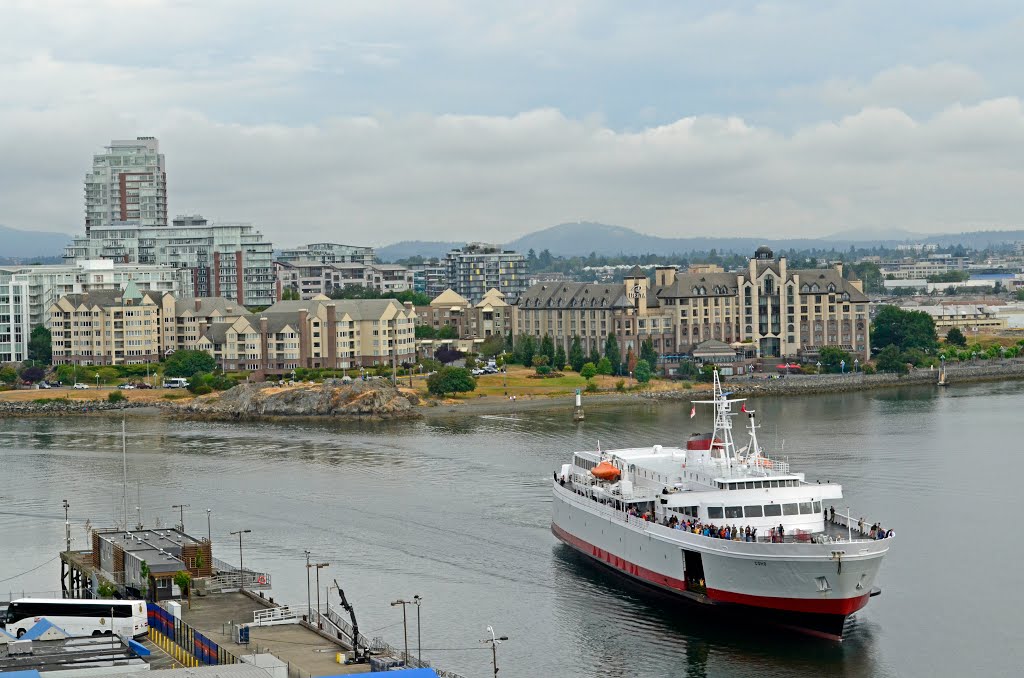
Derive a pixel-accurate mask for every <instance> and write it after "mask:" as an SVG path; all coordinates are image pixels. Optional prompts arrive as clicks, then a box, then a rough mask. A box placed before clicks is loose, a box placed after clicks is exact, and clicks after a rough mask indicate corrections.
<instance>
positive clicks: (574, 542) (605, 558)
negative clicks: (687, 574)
mask: <svg viewBox="0 0 1024 678" xmlns="http://www.w3.org/2000/svg"><path fill="white" fill-rule="evenodd" d="M551 531H552V532H553V533H554V534H555V536H556V537H558V538H559V539H561V540H562V541H564V542H565V543H566V544H569V545H570V546H575V547H576V548H577V549H579V550H580V551H582V552H583V553H586V554H589V555H590V556H591V557H593V558H595V559H597V560H600V561H601V562H602V563H606V564H608V565H611V566H612V567H614V568H615V569H616V570H620V571H622V572H625V573H626V574H628V575H630V576H632V577H636V578H637V579H643V580H644V581H647V582H650V583H652V584H656V585H658V586H661V587H663V588H667V589H675V590H676V591H685V590H686V582H685V581H683V580H682V579H676V578H674V577H669V576H666V575H664V574H661V573H660V572H655V571H654V570H648V569H647V568H646V567H640V566H639V565H635V564H634V563H631V562H629V561H628V560H626V559H625V558H620V557H618V556H617V555H615V554H613V553H609V552H608V551H605V550H604V549H601V548H598V547H596V546H594V545H593V544H589V543H587V542H585V541H583V540H582V539H580V538H579V537H577V536H575V535H572V534H569V533H568V532H566V531H565V530H563V529H562V528H560V527H558V526H557V525H555V524H554V523H552V524H551Z"/></svg>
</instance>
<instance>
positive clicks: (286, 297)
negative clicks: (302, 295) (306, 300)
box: [281, 287, 299, 301]
mask: <svg viewBox="0 0 1024 678" xmlns="http://www.w3.org/2000/svg"><path fill="white" fill-rule="evenodd" d="M298 300H299V291H298V290H297V289H294V288H292V287H286V288H284V289H283V290H281V301H298Z"/></svg>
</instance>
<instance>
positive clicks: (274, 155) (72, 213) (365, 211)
mask: <svg viewBox="0 0 1024 678" xmlns="http://www.w3.org/2000/svg"><path fill="white" fill-rule="evenodd" d="M71 123H72V120H71V117H70V116H69V117H67V118H63V119H62V118H61V117H60V115H59V114H57V113H50V114H46V115H40V116H33V117H28V118H21V119H12V118H11V117H10V114H6V115H4V116H0V129H12V128H17V129H18V130H19V134H18V135H17V138H13V139H12V138H8V139H7V140H6V141H5V147H7V148H8V149H9V152H8V154H7V157H9V158H10V157H17V158H19V159H20V162H19V163H18V165H17V166H16V167H15V166H14V165H11V164H9V163H8V164H5V165H4V167H5V169H3V170H0V172H2V174H0V185H3V186H5V190H6V191H8V192H9V195H11V196H30V197H31V196H39V199H32V198H30V199H28V200H23V199H20V198H19V199H17V200H14V201H13V202H11V201H9V200H5V203H6V204H5V209H6V210H7V215H5V221H7V222H8V223H9V224H10V225H12V226H25V225H36V226H40V227H42V226H44V225H45V226H47V227H63V228H64V229H65V230H70V229H69V227H70V226H71V225H72V224H74V223H76V220H77V217H78V214H79V212H80V200H81V197H80V190H81V189H80V186H81V184H80V182H81V174H82V172H83V171H84V168H85V167H86V165H87V161H88V153H87V152H86V151H87V149H86V148H84V147H83V143H82V142H81V141H80V140H79V141H75V142H72V141H71V137H73V136H77V134H76V133H77V132H78V131H81V130H82V128H81V127H76V128H74V132H71V131H67V130H70V129H72V128H73V126H72V124H71ZM117 127H119V128H121V129H123V121H120V120H94V121H91V123H90V124H88V125H86V126H85V129H84V131H86V132H88V133H89V135H91V136H92V138H101V139H105V138H107V137H109V136H110V134H109V133H107V131H108V130H113V129H114V128H117ZM62 129H63V130H65V131H59V130H62ZM55 130H57V131H56V132H55ZM139 131H140V132H141V131H145V132H147V133H148V132H152V133H155V134H157V135H158V136H159V138H160V140H161V144H162V147H163V150H164V152H165V153H166V154H167V156H168V177H169V178H168V181H169V191H170V196H171V197H170V202H171V206H172V211H178V212H184V211H193V210H198V211H200V212H202V213H204V214H206V215H207V216H209V217H211V218H217V219H221V220H246V221H252V222H254V223H256V224H257V225H258V226H260V227H261V228H262V229H263V230H264V232H266V233H267V234H268V235H269V236H270V237H272V238H273V239H274V241H275V242H276V243H279V244H281V245H290V244H296V243H299V242H303V241H306V240H321V239H327V240H338V241H345V242H356V243H371V244H382V243H385V242H390V241H396V240H400V239H405V238H426V239H436V238H452V239H485V240H496V241H502V240H508V239H511V238H512V237H515V236H517V235H519V234H521V233H524V232H527V231H530V230H533V229H535V228H539V227H543V226H547V225H550V224H553V223H558V222H560V221H564V220H568V219H574V218H577V217H588V218H593V219H600V220H603V221H607V222H612V223H621V224H627V225H636V226H639V227H641V228H642V229H643V230H645V231H649V232H652V233H658V234H664V235H678V236H685V235H703V234H707V233H736V234H750V235H786V236H797V235H814V234H823V233H829V232H833V231H836V230H842V229H849V228H857V227H865V228H878V227H899V228H909V229H912V230H913V229H917V230H927V231H937V230H956V229H961V228H966V227H992V226H1001V225H1003V226H1005V225H1016V224H1019V223H1020V222H1021V218H1022V216H1024V215H1022V214H1021V212H1022V209H1024V208H1022V207H1021V205H1020V203H1019V200H1018V199H1017V195H1018V187H1019V186H1020V185H1021V182H1022V181H1024V166H1022V165H1021V163H1020V161H1019V158H1020V157H1021V151H1022V150H1024V110H1022V105H1021V102H1020V100H1018V99H1015V98H1004V99H995V100H988V101H984V102H980V103H978V104H976V105H972V106H955V107H951V108H948V109H946V110H945V111H943V112H941V113H940V114H938V115H935V116H932V117H930V118H913V117H911V116H909V115H907V114H906V113H904V112H902V111H900V110H899V109H894V108H870V109H865V110H864V111H862V112H860V113H857V114H854V115H849V116H845V117H842V118H840V119H837V120H834V121H824V122H821V123H816V124H813V125H809V126H806V127H803V128H801V129H799V130H797V131H796V132H794V133H792V134H782V133H779V132H778V131H775V130H772V129H770V128H765V127H758V126H754V125H751V124H749V123H747V122H745V121H743V120H741V119H739V118H735V117H729V118H724V117H718V116H694V117H688V118H683V119H680V120H677V121H675V122H673V123H671V124H667V125H661V126H652V127H648V128H644V129H641V130H638V131H634V132H622V131H616V130H614V129H612V128H610V127H607V126H606V125H603V124H601V123H600V122H598V121H597V120H594V119H575V118H570V117H567V116H565V115H564V114H562V113H561V112H559V111H557V110H554V109H538V110H534V111H527V112H524V113H521V114H518V115H514V116H466V115H443V116H432V115H425V114H420V115H408V116H389V115H381V116H362V117H337V118H333V119H329V120H325V121H323V122H322V123H321V124H317V125H303V126H289V125H281V124H276V125H268V124H264V125H241V124H226V123H221V122H216V121H214V120H211V119H209V118H207V117H204V116H202V115H198V114H196V113H192V112H186V111H180V110H178V111H171V112H169V113H167V114H166V116H165V117H164V118H163V119H162V120H161V121H160V123H159V124H158V125H156V126H155V128H154V127H153V126H148V127H146V128H145V129H142V128H139ZM55 134H56V137H54V135H55ZM120 136H123V134H121V135H120ZM64 143H67V144H68V146H67V152H66V157H63V158H60V159H59V160H58V158H57V157H56V156H57V155H61V154H58V153H56V152H55V151H53V150H51V151H49V152H47V153H45V154H43V156H42V157H39V158H38V161H36V159H35V158H36V156H37V154H38V153H39V150H38V149H40V148H49V149H54V148H58V147H61V146H62V144H64ZM85 146H87V144H85ZM26 165H27V166H28V167H26ZM33 166H38V167H39V168H40V169H39V170H36V171H31V168H32V167H33ZM56 166H63V167H69V168H71V169H70V170H69V171H66V172H60V173H57V174H54V173H50V172H47V171H44V169H45V168H53V167H56ZM76 169H77V170H78V171H75V170H76ZM26 170H29V171H26ZM58 184H62V185H63V186H64V187H65V188H62V189H61V194H62V195H64V196H67V197H68V199H67V200H66V201H63V202H62V201H53V200H48V199H46V197H45V196H46V193H47V191H50V190H54V189H55V187H56V186H57V185H58ZM10 215H14V217H15V218H11V216H10Z"/></svg>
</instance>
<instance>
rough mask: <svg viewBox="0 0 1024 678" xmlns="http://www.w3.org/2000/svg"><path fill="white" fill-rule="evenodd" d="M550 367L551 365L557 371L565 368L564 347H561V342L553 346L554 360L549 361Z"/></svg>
mask: <svg viewBox="0 0 1024 678" xmlns="http://www.w3.org/2000/svg"><path fill="white" fill-rule="evenodd" d="M551 367H553V368H554V369H555V370H557V371H562V370H564V369H565V349H564V348H563V347H562V345H561V344H559V345H558V347H557V348H555V361H554V362H553V363H551Z"/></svg>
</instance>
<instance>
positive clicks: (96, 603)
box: [2, 598, 149, 638]
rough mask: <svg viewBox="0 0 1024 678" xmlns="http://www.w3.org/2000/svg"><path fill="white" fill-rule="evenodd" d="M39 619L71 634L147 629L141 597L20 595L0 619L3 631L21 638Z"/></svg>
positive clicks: (128, 633)
mask: <svg viewBox="0 0 1024 678" xmlns="http://www.w3.org/2000/svg"><path fill="white" fill-rule="evenodd" d="M111 612H113V618H111ZM41 619H46V620H48V621H49V622H50V623H51V624H53V625H54V626H57V627H60V628H62V629H64V630H65V631H67V632H68V633H69V634H71V635H72V636H103V635H107V636H109V635H111V633H116V634H117V635H119V636H127V637H129V638H131V637H138V636H144V635H146V634H148V633H149V619H148V617H147V614H146V603H145V601H142V600H83V599H72V598H21V599H19V600H15V601H12V602H11V604H10V605H9V606H8V608H7V613H6V615H5V616H4V618H3V620H2V621H3V625H4V628H5V629H6V630H7V633H9V634H11V635H12V636H14V637H16V638H21V637H22V636H23V635H25V634H26V633H28V631H29V629H31V628H32V627H33V626H35V625H36V622H38V621H39V620H41Z"/></svg>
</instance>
